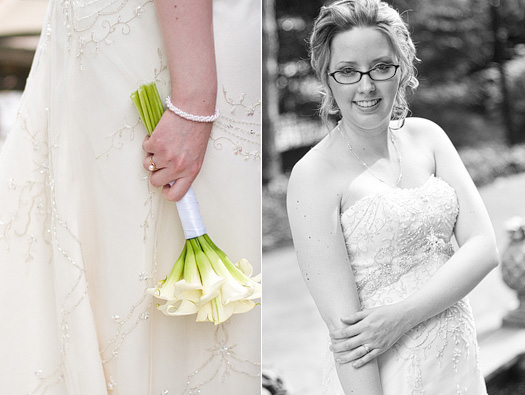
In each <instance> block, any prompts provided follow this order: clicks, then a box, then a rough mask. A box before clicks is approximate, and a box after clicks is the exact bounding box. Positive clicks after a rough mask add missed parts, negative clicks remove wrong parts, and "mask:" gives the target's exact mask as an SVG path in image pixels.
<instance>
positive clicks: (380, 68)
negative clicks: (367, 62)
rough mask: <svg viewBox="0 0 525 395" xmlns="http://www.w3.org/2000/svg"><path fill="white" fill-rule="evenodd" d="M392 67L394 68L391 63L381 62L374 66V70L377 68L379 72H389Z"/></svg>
mask: <svg viewBox="0 0 525 395" xmlns="http://www.w3.org/2000/svg"><path fill="white" fill-rule="evenodd" d="M391 68H392V65H391V64H386V63H379V64H377V65H376V66H374V68H373V69H372V70H377V71H379V72H387V71H390V69H391Z"/></svg>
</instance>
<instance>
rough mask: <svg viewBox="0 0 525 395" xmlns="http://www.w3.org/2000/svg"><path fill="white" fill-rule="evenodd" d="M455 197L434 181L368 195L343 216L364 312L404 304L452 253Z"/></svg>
mask: <svg viewBox="0 0 525 395" xmlns="http://www.w3.org/2000/svg"><path fill="white" fill-rule="evenodd" d="M458 209H459V206H458V201H457V196H456V192H455V191H454V189H453V188H452V187H451V186H450V185H449V184H447V183H446V182H445V181H444V180H442V179H440V178H438V177H435V176H431V177H430V178H429V179H428V180H427V181H426V182H425V184H424V185H422V186H420V187H416V188H392V189H386V190H384V191H381V192H379V193H377V194H374V195H370V196H365V197H364V198H362V199H360V200H358V201H357V202H356V203H355V204H354V205H352V206H351V207H349V208H348V209H347V210H345V211H344V212H343V213H342V214H341V224H342V227H343V232H344V237H345V241H346V245H347V250H348V254H349V256H350V261H351V265H352V270H353V272H354V276H355V279H356V284H357V289H358V292H359V295H360V298H361V301H362V303H363V305H364V307H374V306H378V305H383V304H385V303H393V302H396V301H399V300H401V299H404V298H405V297H406V296H408V295H409V294H410V293H412V292H414V291H415V290H417V289H419V288H420V287H421V286H422V285H423V284H424V283H426V282H427V281H428V279H429V278H430V277H431V276H432V275H433V274H434V273H435V272H436V271H437V270H438V269H439V267H440V266H441V265H442V264H443V263H444V262H446V260H447V259H448V258H449V257H450V256H451V255H452V254H453V252H454V251H453V247H452V244H451V242H450V240H451V237H452V232H453V229H454V225H455V222H456V218H457V215H458Z"/></svg>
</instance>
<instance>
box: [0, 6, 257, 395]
mask: <svg viewBox="0 0 525 395" xmlns="http://www.w3.org/2000/svg"><path fill="white" fill-rule="evenodd" d="M260 7H261V2H260V0H249V1H248V0H214V1H213V17H214V30H215V45H216V57H217V74H218V97H217V105H218V107H219V109H220V112H221V116H220V118H219V119H218V120H217V121H216V122H215V123H214V127H213V129H212V132H211V137H210V140H209V144H208V148H207V152H206V158H205V160H204V164H203V167H202V171H201V172H200V174H199V175H198V177H197V179H196V180H195V183H194V185H193V186H194V190H195V194H196V196H197V198H198V199H199V203H200V210H201V214H202V217H203V221H204V223H205V225H206V229H207V230H208V234H209V235H210V237H211V238H212V239H213V240H214V242H215V243H216V244H217V245H218V246H220V247H221V248H222V249H223V250H224V251H225V252H226V253H227V254H228V255H229V257H230V258H231V259H232V260H234V261H235V262H236V261H238V260H239V259H241V258H246V259H248V260H249V261H250V263H251V264H252V265H253V266H254V273H255V274H256V273H259V272H260V251H261V246H260V243H261V241H260V196H261V195H260V188H261V186H260V185H261V182H260V180H261V85H260V75H261V63H260V36H261V34H260V32H261V9H260ZM152 81H155V82H156V84H157V86H158V88H159V91H160V94H161V96H162V97H166V95H167V94H168V93H169V92H168V91H169V87H170V81H169V71H168V68H167V57H166V51H165V49H164V44H163V41H162V36H161V32H160V29H159V24H158V20H157V10H156V8H155V5H154V3H153V0H50V1H49V8H48V13H47V17H46V20H45V22H44V26H43V32H42V36H41V39H40V43H39V46H38V50H37V53H36V55H35V59H34V62H33V66H32V70H31V73H30V76H29V79H28V82H27V86H26V90H25V92H24V94H23V97H22V101H21V106H20V110H19V112H18V117H17V119H16V123H15V125H14V127H13V128H12V129H11V131H10V133H9V134H8V136H7V140H6V142H5V144H4V146H3V149H2V153H1V155H0V317H2V318H1V319H2V323H1V324H0V352H1V357H0V394H9V395H26V394H32V395H37V394H38V395H42V394H45V395H161V394H162V395H166V394H169V395H191V394H200V395H205V394H209V395H245V394H256V393H259V392H260V311H261V310H260V308H259V307H256V308H254V309H253V310H252V311H250V312H248V313H245V314H239V315H236V316H234V317H232V318H231V319H230V320H229V321H228V322H227V323H226V324H224V325H221V326H217V327H215V326H214V325H213V324H212V323H196V322H195V317H194V316H188V317H167V316H164V315H163V314H162V313H160V312H159V311H158V310H157V309H156V303H157V301H156V300H154V299H152V298H151V297H150V296H149V295H148V294H146V289H147V288H149V287H153V286H154V285H155V284H156V282H157V281H158V280H160V279H162V278H164V277H165V276H166V275H167V274H168V273H169V271H170V269H171V267H172V265H173V263H174V262H175V260H176V258H177V257H178V255H179V254H180V252H181V250H182V246H183V243H184V234H183V232H182V228H181V225H180V221H179V218H178V214H177V210H176V207H175V204H174V203H172V202H168V201H166V200H165V199H164V198H163V197H162V195H161V193H160V190H158V189H156V188H153V187H152V186H151V184H150V183H149V179H148V174H149V173H148V172H147V171H146V170H144V169H143V167H142V161H143V158H144V152H143V151H142V141H143V138H144V136H145V135H146V131H145V128H144V127H143V125H142V124H141V122H140V120H139V117H138V114H137V111H136V109H135V108H134V106H133V103H132V102H131V100H130V97H129V96H130V94H131V92H133V91H134V90H136V89H137V88H138V87H139V86H140V85H141V84H144V83H149V82H152Z"/></svg>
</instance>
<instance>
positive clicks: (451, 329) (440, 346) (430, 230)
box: [322, 176, 486, 395]
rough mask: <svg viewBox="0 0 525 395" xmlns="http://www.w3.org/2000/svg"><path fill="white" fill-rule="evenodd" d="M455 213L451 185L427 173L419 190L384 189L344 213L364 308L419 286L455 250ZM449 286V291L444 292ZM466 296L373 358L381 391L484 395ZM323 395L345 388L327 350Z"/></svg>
mask: <svg viewBox="0 0 525 395" xmlns="http://www.w3.org/2000/svg"><path fill="white" fill-rule="evenodd" d="M458 213H459V203H458V199H457V196H456V192H455V191H454V189H453V188H452V187H451V186H450V185H449V184H447V183H446V182H445V181H444V180H442V179H440V178H438V177H435V176H431V177H430V178H429V179H428V180H427V181H426V182H425V183H424V184H423V185H422V186H420V187H416V188H388V189H384V190H382V191H381V192H379V193H376V194H373V195H370V196H365V197H364V198H362V199H360V200H358V201H357V202H356V203H354V205H352V206H350V207H349V208H348V209H346V210H344V211H343V212H342V214H341V225H342V228H343V233H344V237H345V242H346V247H347V251H348V255H349V257H350V262H351V265H352V271H353V273H354V276H355V280H356V285H357V290H358V293H359V296H360V299H361V304H362V306H363V307H364V308H373V307H378V306H383V305H388V304H393V303H396V302H400V301H402V300H404V299H406V298H407V297H408V296H410V295H412V294H413V293H414V292H416V291H417V290H418V289H421V288H422V287H424V286H425V284H426V283H427V282H428V281H429V280H430V279H431V278H432V276H433V275H434V274H435V273H436V272H437V271H438V270H439V269H440V267H441V266H442V265H443V264H445V263H446V262H447V261H448V260H449V258H450V257H451V256H452V255H453V254H454V248H453V246H452V244H451V238H452V235H453V231H454V226H455V224H456V219H457V216H458ZM445 291H446V290H445ZM477 354H478V347H477V342H476V331H475V326H474V320H473V317H472V311H471V309H470V305H469V303H468V301H467V300H466V299H463V300H460V301H459V302H457V303H456V304H454V305H453V306H451V307H450V308H448V309H447V310H445V311H444V312H442V313H440V314H438V315H437V316H435V317H432V318H431V319H429V320H427V321H424V322H422V323H421V324H419V325H417V326H416V327H414V328H413V329H412V330H410V331H409V332H407V333H406V334H405V335H404V336H402V337H401V338H400V339H399V340H398V342H397V343H396V344H394V345H393V346H392V348H391V349H390V350H388V351H387V352H385V353H384V354H382V355H381V356H380V357H379V358H378V364H379V370H380V375H381V381H382V385H383V391H384V395H398V394H403V395H441V394H445V393H447V394H454V393H458V391H459V390H461V391H462V392H460V393H465V394H472V395H481V394H486V389H485V384H484V381H483V377H482V375H481V372H480V370H479V365H478V357H477ZM322 393H323V394H326V395H328V394H330V395H342V394H343V391H342V388H341V385H340V384H339V380H338V379H337V373H336V371H335V364H334V362H333V355H331V353H328V355H327V362H326V364H325V377H324V384H323V392H322Z"/></svg>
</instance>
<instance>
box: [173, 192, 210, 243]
mask: <svg viewBox="0 0 525 395" xmlns="http://www.w3.org/2000/svg"><path fill="white" fill-rule="evenodd" d="M173 183H174V182H172V183H170V185H173ZM176 204H177V211H178V212H179V217H180V222H181V223H182V229H183V230H184V237H186V239H193V238H194V237H199V236H202V235H203V234H205V233H206V228H205V227H204V223H203V222H202V218H201V214H200V212H199V202H198V201H197V198H196V197H195V193H194V192H193V188H192V187H190V189H188V192H186V194H185V195H184V196H183V197H182V199H181V200H179V201H178V202H177V203H176Z"/></svg>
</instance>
